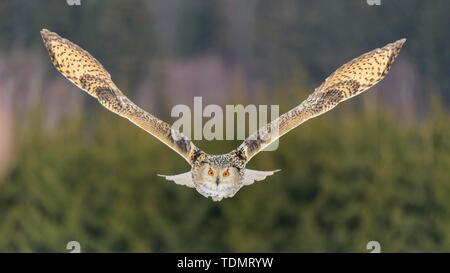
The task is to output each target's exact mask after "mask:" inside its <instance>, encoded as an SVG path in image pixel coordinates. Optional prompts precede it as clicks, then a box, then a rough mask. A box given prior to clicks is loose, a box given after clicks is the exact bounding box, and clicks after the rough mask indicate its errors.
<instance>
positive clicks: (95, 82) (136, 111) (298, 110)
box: [41, 29, 406, 201]
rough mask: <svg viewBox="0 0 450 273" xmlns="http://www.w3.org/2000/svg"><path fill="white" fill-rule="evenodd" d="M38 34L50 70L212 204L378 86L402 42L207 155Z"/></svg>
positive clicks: (58, 43)
mask: <svg viewBox="0 0 450 273" xmlns="http://www.w3.org/2000/svg"><path fill="white" fill-rule="evenodd" d="M41 35H42V38H43V40H44V44H45V47H46V48H47V50H48V52H49V55H50V58H51V60H52V62H53V65H54V66H55V67H56V69H57V70H58V71H59V72H61V74H63V75H64V76H65V77H66V78H67V79H68V80H70V81H71V82H72V83H74V84H75V85H76V86H78V87H79V88H81V89H82V90H84V91H86V92H87V93H88V94H89V95H91V96H93V97H94V98H96V99H97V100H98V101H99V102H100V103H101V104H102V105H103V106H104V107H106V108H107V109H108V110H110V111H112V112H114V113H116V114H118V115H120V116H122V117H124V118H126V119H128V120H130V121H131V122H133V123H134V124H136V125H137V126H139V127H140V128H142V129H144V130H145V131H147V132H148V133H150V134H151V135H153V136H154V137H156V138H157V139H159V140H161V141H162V142H163V143H164V144H166V145H167V146H169V147H170V148H172V149H173V150H174V151H176V152H177V153H178V154H180V155H181V156H182V157H183V158H184V159H185V160H186V161H187V162H188V163H189V164H190V165H191V167H192V168H191V171H189V172H186V173H183V174H179V175H172V176H164V177H165V178H166V179H168V180H172V181H174V182H175V183H177V184H179V185H184V186H188V187H192V188H195V189H196V190H197V191H198V192H199V193H200V194H202V195H203V196H205V197H211V198H212V199H213V200H214V201H220V200H222V199H223V198H229V197H233V196H234V195H235V194H236V192H238V191H239V190H240V189H241V188H242V187H243V186H246V185H251V184H253V183H254V182H255V181H261V180H264V179H265V178H266V177H267V176H269V175H272V174H274V173H275V172H276V171H255V170H250V169H246V168H245V166H246V164H247V162H248V161H249V160H250V159H251V158H252V157H253V156H255V155H256V154H257V153H258V152H260V151H261V150H262V149H263V148H264V147H266V146H268V145H270V144H271V143H272V142H273V141H275V140H277V139H278V138H280V137H281V136H282V135H284V134H285V133H287V132H289V131H290V130H292V129H293V128H295V127H297V126H299V125H300V124H302V123H303V122H305V121H307V120H308V119H311V118H313V117H316V116H318V115H321V114H323V113H325V112H327V111H329V110H331V109H332V108H334V107H335V106H336V105H337V104H338V103H340V102H342V101H345V100H347V99H349V98H351V97H353V96H356V95H358V94H360V93H362V92H364V91H365V90H367V89H368V88H370V87H371V86H373V85H375V84H376V83H378V82H379V81H381V80H382V79H383V78H384V77H385V76H386V74H387V73H388V72H389V69H390V67H391V65H392V63H393V62H394V60H395V58H396V57H397V56H398V54H399V52H400V49H401V48H402V46H403V44H404V42H405V41H406V40H405V39H401V40H398V41H396V42H394V43H391V44H388V45H386V46H384V47H383V48H379V49H375V50H373V51H370V52H368V53H366V54H363V55H361V56H360V57H358V58H356V59H353V60H352V61H350V62H348V63H347V64H345V65H343V66H342V67H340V68H339V69H337V70H336V71H335V72H334V73H333V74H331V76H329V77H328V78H327V79H326V80H325V81H324V82H323V83H322V85H320V86H319V87H318V88H316V90H315V91H314V92H313V93H312V94H311V95H310V96H309V97H308V98H307V99H306V100H305V101H303V102H302V103H301V104H300V105H298V106H297V107H295V108H293V109H292V110H290V111H289V112H287V113H285V114H283V115H281V116H280V117H279V118H278V119H276V120H274V121H273V122H271V123H269V124H267V125H265V126H263V127H261V128H260V129H259V130H257V131H256V132H255V133H254V134H252V135H251V136H249V137H248V138H247V139H246V140H245V141H244V142H243V143H242V144H241V145H240V146H239V147H238V148H236V149H235V150H233V151H231V152H230V153H228V154H223V155H209V154H206V153H205V152H203V151H201V150H200V149H199V148H197V147H196V146H195V145H194V144H193V143H192V142H191V141H190V140H189V139H188V138H187V137H186V136H184V135H183V134H181V133H180V132H179V131H178V130H174V129H172V128H171V126H170V125H169V124H167V123H165V122H164V121H161V120H159V119H158V118H156V117H154V116H153V115H151V114H149V113H147V112H146V111H144V110H142V109H141V108H139V107H138V106H137V105H136V104H134V103H133V102H132V101H131V100H129V99H128V98H127V97H126V96H124V95H123V94H122V92H121V91H120V90H119V88H117V86H116V85H115V84H114V83H113V81H112V80H111V76H110V75H109V73H108V72H107V71H106V70H105V68H104V67H103V66H102V65H101V64H100V62H98V61H97V60H96V59H95V58H94V57H92V56H91V55H90V54H89V53H88V52H87V51H85V50H83V49H82V48H81V47H79V46H77V45H75V44H74V43H72V42H70V41H69V40H67V39H64V38H61V37H60V36H59V35H58V34H56V33H54V32H50V31H48V30H46V29H43V30H42V31H41Z"/></svg>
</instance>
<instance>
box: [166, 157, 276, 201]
mask: <svg viewBox="0 0 450 273" xmlns="http://www.w3.org/2000/svg"><path fill="white" fill-rule="evenodd" d="M193 161H194V162H193V164H192V169H191V171H189V172H185V173H181V174H177V175H161V176H163V177H165V178H166V179H167V180H170V181H173V182H175V183H176V184H178V185H183V186H188V187H191V188H195V189H196V190H197V192H199V193H200V194H201V195H203V196H205V197H211V198H212V199H213V200H214V201H221V200H222V199H223V198H229V197H233V196H234V195H235V194H236V193H237V192H238V191H239V190H240V189H241V188H242V187H243V186H248V185H251V184H253V183H254V182H255V181H262V180H264V179H265V178H266V177H267V176H269V175H272V174H274V173H275V172H277V171H278V170H275V171H255V170H250V169H246V168H245V162H244V161H243V160H242V159H241V158H239V157H238V156H236V155H235V154H232V153H230V154H224V155H207V154H205V153H201V154H199V155H198V156H196V157H195V159H194V160H193Z"/></svg>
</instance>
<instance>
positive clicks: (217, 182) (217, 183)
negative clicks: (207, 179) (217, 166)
mask: <svg viewBox="0 0 450 273" xmlns="http://www.w3.org/2000/svg"><path fill="white" fill-rule="evenodd" d="M219 184H220V180H219V177H216V185H217V186H219Z"/></svg>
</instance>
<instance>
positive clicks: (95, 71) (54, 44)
mask: <svg viewBox="0 0 450 273" xmlns="http://www.w3.org/2000/svg"><path fill="white" fill-rule="evenodd" d="M41 35H42V39H43V40H44V45H45V47H46V48H47V50H48V52H49V55H50V58H51V60H52V63H53V65H54V66H55V67H56V69H57V70H58V71H59V72H61V74H63V75H64V76H65V77H66V78H67V79H68V80H69V81H71V82H72V83H74V84H75V85H76V86H78V87H79V88H81V89H82V90H84V91H86V92H87V93H88V94H89V95H91V96H93V97H94V98H97V100H98V101H99V102H100V103H101V104H102V105H103V106H104V107H106V108H107V109H108V110H110V111H112V112H114V113H116V114H118V115H120V116H122V117H124V118H126V119H128V120H130V121H131V122H132V123H134V124H136V125H137V126H139V127H140V128H142V129H144V130H145V131H147V132H148V133H150V134H151V135H153V136H154V137H156V138H157V139H159V140H160V141H162V142H163V143H164V144H166V145H167V146H169V147H170V148H172V149H173V150H174V151H176V152H177V153H178V154H180V155H181V156H182V157H183V158H184V159H185V160H186V161H188V162H189V163H192V155H193V154H194V152H196V151H197V150H198V148H197V147H196V146H195V145H194V144H193V143H192V142H191V141H190V140H189V139H188V138H187V137H186V136H184V135H183V134H181V133H180V132H179V131H178V130H174V129H172V128H171V126H170V125H169V124H167V123H165V122H164V121H162V120H160V119H158V118H156V117H155V116H153V115H151V114H149V113H147V112H146V111H144V110H142V109H141V108H140V107H138V106H137V105H136V104H134V103H133V102H132V101H131V100H129V99H128V98H127V97H126V96H125V95H123V93H122V92H121V91H120V90H119V88H118V87H117V86H116V85H115V84H114V82H113V81H112V79H111V76H110V74H109V73H108V72H107V71H106V69H105V68H104V67H103V66H102V65H101V64H100V62H99V61H97V60H96V59H95V58H94V57H92V56H91V55H90V54H89V53H88V52H87V51H85V50H83V49H82V48H81V47H79V46H78V45H76V44H74V43H72V42H70V41H69V40H67V39H64V38H61V37H60V36H59V35H58V34H56V33H54V32H50V31H48V30H46V29H43V30H42V31H41Z"/></svg>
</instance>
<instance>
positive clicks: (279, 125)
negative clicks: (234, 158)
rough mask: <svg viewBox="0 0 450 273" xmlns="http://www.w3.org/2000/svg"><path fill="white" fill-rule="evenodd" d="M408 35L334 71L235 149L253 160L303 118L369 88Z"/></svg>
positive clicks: (240, 155)
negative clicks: (300, 101) (310, 91)
mask: <svg viewBox="0 0 450 273" xmlns="http://www.w3.org/2000/svg"><path fill="white" fill-rule="evenodd" d="M405 41H406V39H401V40H398V41H396V42H394V43H390V44H387V45H386V46H384V47H382V48H377V49H375V50H372V51H370V52H368V53H365V54H363V55H361V56H360V57H358V58H356V59H353V60H351V61H350V62H348V63H346V64H344V65H343V66H341V67H340V68H338V69H337V70H336V71H335V72H334V73H333V74H331V75H330V76H329V77H328V78H327V79H326V80H325V81H324V82H323V83H322V84H321V85H320V86H319V87H318V88H316V89H315V91H314V92H313V93H312V94H311V95H309V97H308V98H307V99H306V100H304V101H303V102H302V103H301V104H300V105H298V106H297V107H295V108H293V109H291V110H290V111H289V112H287V113H285V114H283V115H281V116H280V117H279V118H277V119H276V120H274V121H272V122H271V123H268V124H267V125H265V126H263V127H261V128H260V129H259V130H258V131H256V132H255V133H253V134H252V135H251V136H249V137H248V138H247V139H246V140H245V141H244V142H243V143H242V144H241V145H240V146H239V147H238V148H237V149H236V150H234V152H235V153H236V154H237V155H238V156H239V157H240V158H243V159H244V160H246V161H249V160H250V159H251V158H252V157H253V156H254V155H256V154H257V153H258V152H259V151H261V150H262V149H264V148H265V147H267V146H268V145H270V144H271V143H272V142H274V141H275V140H277V139H278V138H280V137H281V136H282V135H284V134H286V133H287V132H289V131H290V130H292V129H293V128H295V127H297V126H299V125H300V124H302V123H303V122H305V121H307V120H309V119H311V118H314V117H317V116H319V115H322V114H324V113H326V112H328V111H329V110H331V109H333V108H334V107H335V106H336V105H338V104H339V103H340V102H343V101H345V100H348V99H349V98H351V97H354V96H356V95H358V94H361V93H362V92H364V91H366V90H367V89H369V88H370V87H372V86H373V85H375V84H376V83H378V82H379V81H381V80H382V79H383V78H384V77H385V76H386V75H387V73H388V72H389V69H390V68H391V65H392V63H393V62H394V60H395V58H396V57H397V56H398V54H399V53H400V49H401V48H402V46H403V44H404V43H405Z"/></svg>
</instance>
